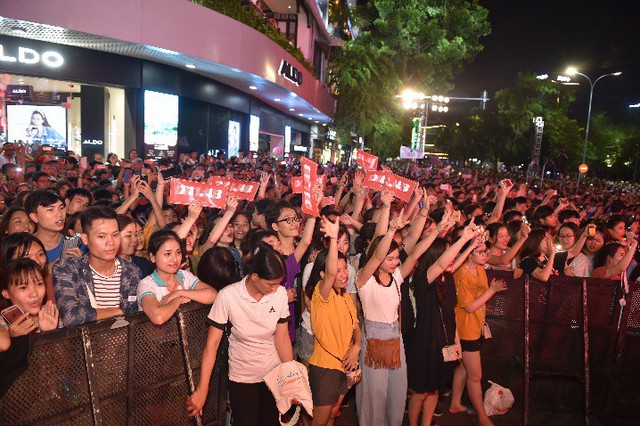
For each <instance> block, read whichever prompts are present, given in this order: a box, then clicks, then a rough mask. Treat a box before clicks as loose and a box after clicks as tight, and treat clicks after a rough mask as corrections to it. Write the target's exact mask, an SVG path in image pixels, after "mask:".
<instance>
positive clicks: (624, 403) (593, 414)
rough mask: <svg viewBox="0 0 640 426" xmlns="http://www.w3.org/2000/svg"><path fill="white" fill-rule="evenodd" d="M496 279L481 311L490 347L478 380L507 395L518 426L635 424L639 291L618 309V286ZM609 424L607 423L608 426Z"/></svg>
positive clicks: (639, 400)
mask: <svg viewBox="0 0 640 426" xmlns="http://www.w3.org/2000/svg"><path fill="white" fill-rule="evenodd" d="M488 277H489V280H491V279H492V278H498V279H504V280H505V281H507V283H508V289H507V291H505V292H502V293H498V294H496V295H495V296H494V297H493V298H492V299H491V300H490V301H489V302H488V303H487V323H488V324H489V325H490V327H491V331H492V335H493V339H491V340H488V341H486V342H485V344H484V345H483V348H482V364H483V375H484V376H485V377H486V378H487V379H490V380H492V381H495V382H497V383H499V384H501V385H503V386H506V387H508V388H509V389H511V391H512V392H513V394H514V396H515V404H514V408H515V409H520V410H522V423H523V424H569V423H576V424H579V423H585V424H586V423H592V422H594V421H601V422H604V423H610V422H612V421H614V422H615V423H616V424H626V423H629V424H633V423H635V424H637V422H638V421H639V420H640V385H639V383H640V363H639V362H638V360H639V359H640V288H639V286H638V284H637V283H634V284H631V285H630V291H629V294H628V295H627V296H626V299H627V303H626V306H624V307H623V306H621V304H620V303H619V300H620V298H621V297H622V290H621V287H620V285H619V282H618V281H613V280H598V279H583V278H576V277H551V278H550V279H549V281H548V282H544V283H543V282H540V281H537V280H534V279H531V280H530V279H528V277H526V276H525V277H522V278H520V279H518V280H514V279H513V278H512V272H504V271H488ZM614 419H615V420H614Z"/></svg>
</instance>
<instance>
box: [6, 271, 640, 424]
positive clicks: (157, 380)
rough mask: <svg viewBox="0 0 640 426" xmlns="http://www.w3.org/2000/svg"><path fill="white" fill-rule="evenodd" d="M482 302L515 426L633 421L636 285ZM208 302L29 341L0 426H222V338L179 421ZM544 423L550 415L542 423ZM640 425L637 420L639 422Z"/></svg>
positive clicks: (585, 284) (513, 287)
mask: <svg viewBox="0 0 640 426" xmlns="http://www.w3.org/2000/svg"><path fill="white" fill-rule="evenodd" d="M488 276H489V279H490V280H491V279H492V278H502V279H504V280H505V281H507V285H508V288H507V290H506V291H504V292H501V293H498V294H496V295H495V296H494V297H493V298H492V299H491V300H490V301H489V303H487V323H488V324H489V325H490V327H491V332H492V335H493V338H492V339H489V340H487V341H486V342H485V343H484V345H483V347H482V350H481V353H482V365H483V376H484V377H485V378H487V379H489V380H492V381H495V382H497V383H499V384H501V385H503V386H505V387H508V388H509V389H511V391H512V392H513V394H514V396H515V408H516V409H519V410H522V413H523V414H522V423H523V424H530V423H531V424H534V423H536V424H537V423H538V422H537V421H536V420H535V419H534V417H535V415H536V414H539V413H572V414H573V415H574V418H575V415H577V416H578V417H581V416H584V420H585V422H588V421H589V420H590V419H593V418H600V419H605V418H606V419H607V420H608V421H607V423H610V422H611V421H612V419H616V421H617V422H618V423H619V424H622V423H629V424H632V423H633V422H634V421H635V422H637V421H638V419H640V363H639V362H638V360H640V287H639V286H638V284H637V283H632V284H630V288H629V293H628V294H627V295H626V304H625V306H622V305H621V304H620V303H619V300H620V299H621V298H622V296H623V293H622V290H621V288H620V285H619V283H618V282H615V281H611V280H596V279H580V278H566V277H552V278H551V279H550V280H549V281H548V282H539V281H536V280H529V279H528V278H527V277H526V276H525V277H522V278H519V279H513V278H512V273H511V272H505V271H488ZM207 313H208V307H205V306H202V305H198V304H195V303H191V304H187V305H182V307H181V308H180V309H179V311H178V312H177V314H176V315H174V317H172V318H171V320H170V321H168V322H167V323H166V324H164V325H162V326H156V325H153V324H151V323H150V322H149V321H148V319H147V318H146V316H145V315H144V314H142V313H139V314H136V315H133V316H130V317H127V318H126V320H127V321H128V324H127V325H125V326H122V327H119V328H115V329H112V326H113V325H114V320H113V319H110V320H104V321H98V322H96V323H91V324H86V325H83V326H78V327H69V328H64V329H60V330H57V331H55V332H50V333H45V334H42V335H34V336H33V338H32V349H31V351H30V355H29V365H28V368H27V369H26V371H25V372H24V373H23V374H21V375H20V376H19V377H18V378H17V379H16V381H15V382H14V383H13V385H12V386H11V388H10V389H9V391H8V392H7V393H6V394H5V396H4V397H3V398H2V401H1V402H0V424H6V425H23V424H24V425H26V424H45V425H46V424H56V425H57V424H69V425H76V424H77V425H83V426H84V425H88V424H95V425H103V424H104V425H124V424H136V425H137V424H193V423H194V422H197V423H202V424H213V425H222V424H225V419H226V413H227V398H226V396H227V386H226V383H227V382H226V380H220V378H222V377H227V376H228V364H227V362H226V358H227V352H228V341H227V340H226V339H224V340H223V342H222V344H221V347H220V349H219V352H218V360H217V362H216V365H215V367H214V372H213V375H212V381H211V387H210V391H209V397H208V400H207V405H206V406H205V410H204V414H203V416H202V418H200V419H198V420H191V419H189V418H188V417H187V416H186V398H187V396H188V395H189V394H190V392H191V390H192V389H193V384H194V383H197V382H198V379H199V376H200V361H201V356H202V352H203V350H204V346H205V343H206V337H207V328H208V327H207V325H206V323H205V319H206V316H207ZM547 419H548V418H547ZM636 424H637V423H636Z"/></svg>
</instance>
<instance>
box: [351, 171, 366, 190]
mask: <svg viewBox="0 0 640 426" xmlns="http://www.w3.org/2000/svg"><path fill="white" fill-rule="evenodd" d="M363 182H364V173H363V172H362V171H360V170H358V171H357V172H356V175H355V176H354V178H353V184H354V185H356V184H358V186H360V187H362V183H363Z"/></svg>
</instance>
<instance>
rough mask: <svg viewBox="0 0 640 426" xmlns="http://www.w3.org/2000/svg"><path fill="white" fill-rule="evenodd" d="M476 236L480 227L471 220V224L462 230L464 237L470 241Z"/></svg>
mask: <svg viewBox="0 0 640 426" xmlns="http://www.w3.org/2000/svg"><path fill="white" fill-rule="evenodd" d="M476 236H478V227H477V226H476V224H475V223H473V222H471V223H470V224H468V225H467V226H465V227H464V230H463V231H462V238H464V239H465V240H467V241H469V240H471V239H473V238H475V237H476Z"/></svg>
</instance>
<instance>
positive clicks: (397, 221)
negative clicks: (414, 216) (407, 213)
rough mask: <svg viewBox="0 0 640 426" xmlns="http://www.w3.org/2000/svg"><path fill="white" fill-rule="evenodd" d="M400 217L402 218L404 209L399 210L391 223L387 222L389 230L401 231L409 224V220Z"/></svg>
mask: <svg viewBox="0 0 640 426" xmlns="http://www.w3.org/2000/svg"><path fill="white" fill-rule="evenodd" d="M402 216H404V208H402V210H400V213H399V214H398V216H397V217H395V218H393V219H391V221H390V222H389V229H390V230H393V231H396V230H398V229H402V228H404V227H405V226H406V225H407V224H408V223H409V219H407V220H403V219H402Z"/></svg>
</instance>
